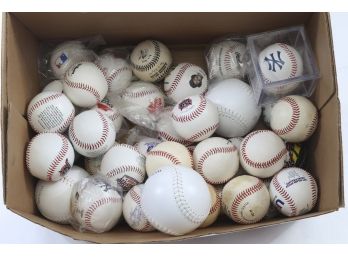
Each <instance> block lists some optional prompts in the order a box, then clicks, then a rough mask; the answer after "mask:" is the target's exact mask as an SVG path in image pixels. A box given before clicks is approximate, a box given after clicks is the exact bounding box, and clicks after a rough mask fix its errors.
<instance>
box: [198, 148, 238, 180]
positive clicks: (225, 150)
mask: <svg viewBox="0 0 348 257" xmlns="http://www.w3.org/2000/svg"><path fill="white" fill-rule="evenodd" d="M236 150H237V148H236V147H235V146H234V145H233V146H227V147H222V146H221V147H213V148H210V149H209V150H207V151H205V152H204V153H203V155H202V156H201V158H199V160H198V163H197V171H198V173H199V174H201V176H202V177H203V178H204V179H205V180H206V181H207V182H208V183H209V184H220V181H211V180H210V179H208V178H207V177H206V176H205V175H204V173H203V166H204V162H205V161H206V160H208V158H209V157H210V156H212V155H215V154H219V153H222V154H230V153H233V152H235V151H236Z"/></svg>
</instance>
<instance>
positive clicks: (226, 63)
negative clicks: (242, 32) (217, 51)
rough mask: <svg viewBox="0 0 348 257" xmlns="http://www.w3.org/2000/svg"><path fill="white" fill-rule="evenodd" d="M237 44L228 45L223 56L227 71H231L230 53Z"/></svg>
mask: <svg viewBox="0 0 348 257" xmlns="http://www.w3.org/2000/svg"><path fill="white" fill-rule="evenodd" d="M238 47H239V45H238V44H234V45H233V46H230V47H229V48H228V50H227V51H226V52H225V58H224V67H225V69H226V70H227V71H232V67H231V55H232V54H233V52H234V51H235V49H236V48H238Z"/></svg>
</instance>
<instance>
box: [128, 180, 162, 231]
mask: <svg viewBox="0 0 348 257" xmlns="http://www.w3.org/2000/svg"><path fill="white" fill-rule="evenodd" d="M143 189H144V184H139V185H136V186H134V187H132V189H131V190H129V191H128V193H127V194H126V196H125V197H124V199H123V217H124V219H125V220H126V222H127V224H128V225H129V226H130V227H131V228H132V229H134V230H136V231H140V232H148V231H154V230H155V228H154V227H153V226H152V225H151V224H150V222H149V221H148V220H147V218H146V217H145V214H144V212H143V210H142V209H141V204H140V200H141V197H142V194H143Z"/></svg>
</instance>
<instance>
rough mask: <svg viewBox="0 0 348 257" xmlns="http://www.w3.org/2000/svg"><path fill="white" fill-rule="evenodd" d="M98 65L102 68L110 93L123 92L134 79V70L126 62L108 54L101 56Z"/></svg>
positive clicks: (97, 61)
mask: <svg viewBox="0 0 348 257" xmlns="http://www.w3.org/2000/svg"><path fill="white" fill-rule="evenodd" d="M96 64H97V65H99V66H100V67H101V69H102V70H103V73H104V75H105V77H106V80H107V82H108V88H109V93H111V94H112V93H117V92H121V91H122V90H123V89H125V88H126V87H128V86H129V85H130V83H131V79H132V69H131V67H130V65H129V64H128V63H127V61H126V60H124V59H122V58H116V57H115V56H114V55H113V54H111V53H107V54H103V55H101V56H99V58H98V59H97V60H96Z"/></svg>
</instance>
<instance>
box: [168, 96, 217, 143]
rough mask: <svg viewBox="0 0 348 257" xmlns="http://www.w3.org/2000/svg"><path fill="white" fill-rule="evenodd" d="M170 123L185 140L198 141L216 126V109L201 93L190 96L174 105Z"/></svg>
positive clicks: (206, 136) (209, 134)
mask: <svg viewBox="0 0 348 257" xmlns="http://www.w3.org/2000/svg"><path fill="white" fill-rule="evenodd" d="M172 123H173V126H174V129H175V130H176V132H177V133H178V134H179V135H180V136H182V137H183V138H184V139H185V140H187V141H191V142H199V141H202V140H204V139H206V138H208V137H210V136H211V135H212V134H214V132H215V130H216V129H217V128H218V126H219V115H218V110H217V108H216V106H215V105H214V104H213V103H212V102H210V101H209V100H207V99H206V98H205V97H204V96H203V95H196V96H191V97H188V98H186V99H184V100H182V101H181V102H179V103H177V104H176V105H175V107H174V109H173V111H172Z"/></svg>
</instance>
